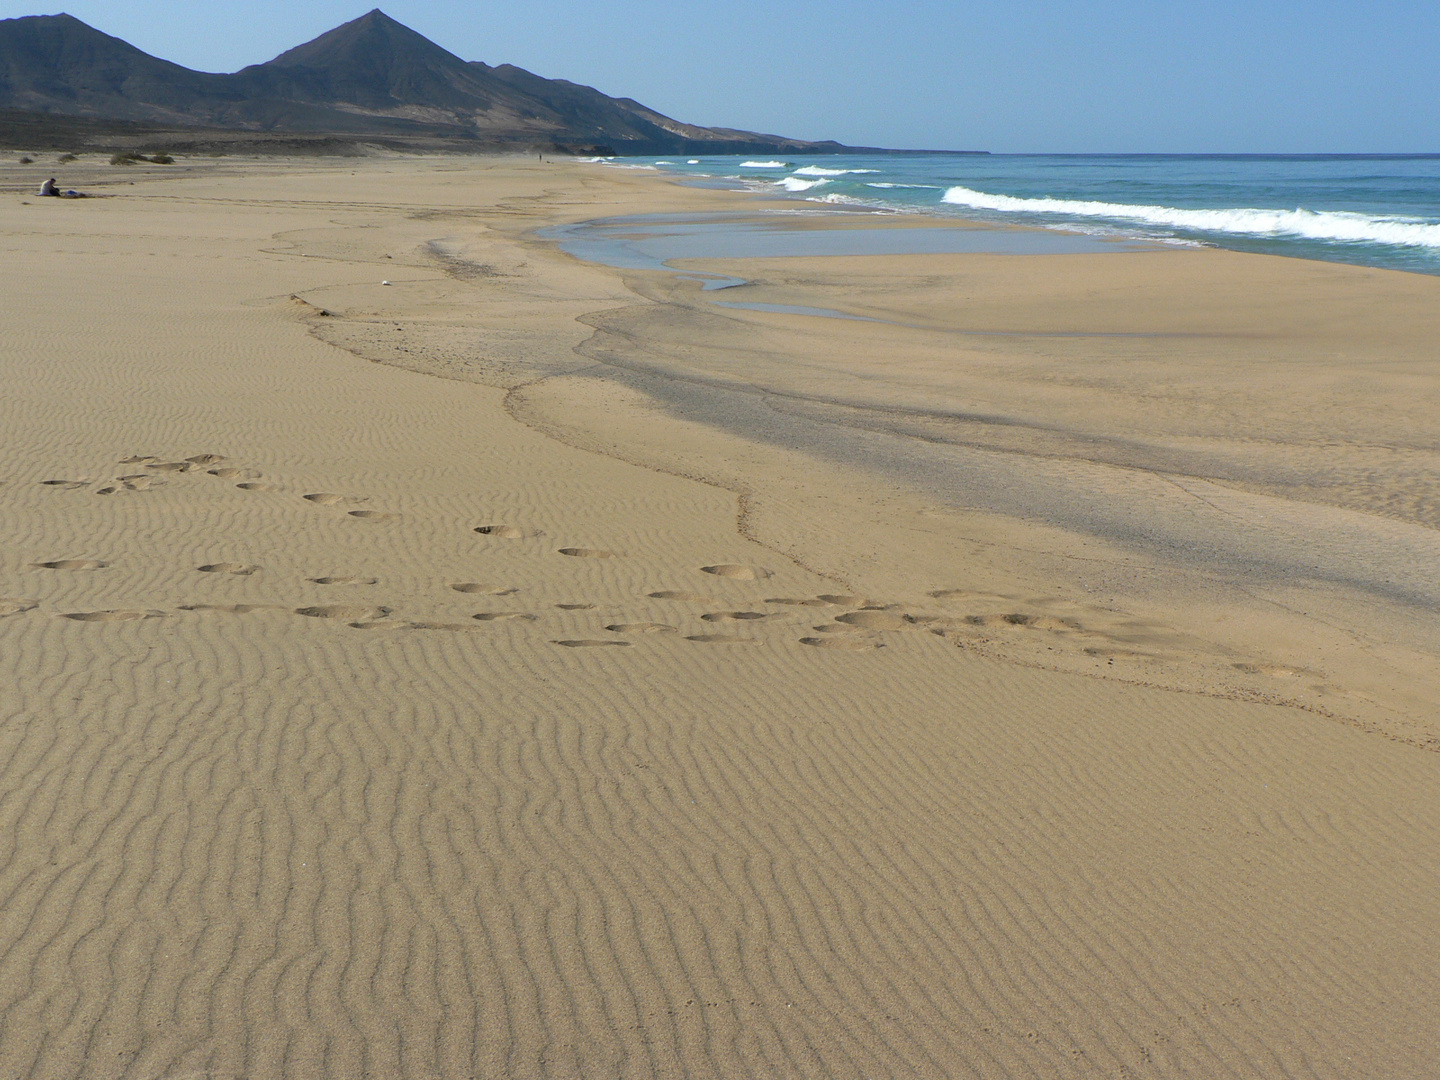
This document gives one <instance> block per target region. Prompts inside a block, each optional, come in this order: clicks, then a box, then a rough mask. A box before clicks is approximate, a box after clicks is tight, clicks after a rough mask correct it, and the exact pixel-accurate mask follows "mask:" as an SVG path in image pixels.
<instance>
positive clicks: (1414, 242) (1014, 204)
mask: <svg viewBox="0 0 1440 1080" xmlns="http://www.w3.org/2000/svg"><path fill="white" fill-rule="evenodd" d="M941 201H942V202H946V203H949V204H951V205H952V206H968V207H970V208H972V209H975V210H994V211H998V212H1000V213H1024V214H1064V215H1067V216H1069V217H1093V218H1110V219H1112V220H1117V221H1138V222H1143V223H1145V224H1147V225H1163V226H1169V227H1171V228H1176V229H1195V230H1197V231H1200V232H1218V233H1229V234H1232V235H1239V236H1292V237H1300V238H1302V239H1306V240H1335V241H1348V242H1351V243H1368V244H1394V245H1396V246H1399V247H1433V248H1440V224H1434V223H1431V222H1425V221H1418V220H1416V219H1414V218H1402V217H1376V216H1371V215H1369V214H1354V213H1346V212H1343V211H1329V210H1320V211H1315V210H1259V209H1251V208H1243V207H1242V208H1236V209H1228V210H1186V209H1181V208H1178V207H1173V206H1146V205H1131V204H1128V203H1107V202H1089V201H1085V200H1079V199H1022V198H1018V197H1016V196H1013V195H991V194H988V193H987V192H984V191H973V190H971V189H970V188H966V187H952V188H950V189H949V190H947V191H946V192H945V194H944V195H943V196H942V197H941Z"/></svg>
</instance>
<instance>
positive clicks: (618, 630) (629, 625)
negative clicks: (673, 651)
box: [605, 622, 675, 634]
mask: <svg viewBox="0 0 1440 1080" xmlns="http://www.w3.org/2000/svg"><path fill="white" fill-rule="evenodd" d="M605 629H606V630H609V631H610V632H611V633H614V634H673V633H675V627H673V626H669V625H667V624H665V623H659V622H625V623H611V624H610V625H609V626H607V627H605Z"/></svg>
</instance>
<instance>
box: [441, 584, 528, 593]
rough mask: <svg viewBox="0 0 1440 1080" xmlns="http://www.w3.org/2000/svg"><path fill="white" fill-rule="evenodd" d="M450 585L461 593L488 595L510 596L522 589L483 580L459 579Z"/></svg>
mask: <svg viewBox="0 0 1440 1080" xmlns="http://www.w3.org/2000/svg"><path fill="white" fill-rule="evenodd" d="M450 587H451V588H452V589H454V590H455V591H456V592H459V593H483V594H484V595H486V596H509V595H510V594H511V593H517V592H519V591H520V590H519V589H515V588H511V587H510V586H508V585H490V584H487V583H486V582H483V581H459V582H456V583H455V584H454V585H451V586H450Z"/></svg>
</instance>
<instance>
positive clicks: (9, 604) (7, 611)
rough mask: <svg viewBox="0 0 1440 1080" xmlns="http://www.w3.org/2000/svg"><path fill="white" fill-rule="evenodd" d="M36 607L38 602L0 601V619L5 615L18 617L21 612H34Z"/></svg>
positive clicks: (6, 599) (4, 599)
mask: <svg viewBox="0 0 1440 1080" xmlns="http://www.w3.org/2000/svg"><path fill="white" fill-rule="evenodd" d="M38 606H39V601H38V600H15V599H10V598H3V599H0V619H3V618H5V616H7V615H19V614H20V613H21V612H22V611H34V610H35V608H37V607H38Z"/></svg>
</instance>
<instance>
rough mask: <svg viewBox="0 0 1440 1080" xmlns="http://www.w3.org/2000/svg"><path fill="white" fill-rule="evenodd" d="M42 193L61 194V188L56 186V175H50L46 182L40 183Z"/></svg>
mask: <svg viewBox="0 0 1440 1080" xmlns="http://www.w3.org/2000/svg"><path fill="white" fill-rule="evenodd" d="M40 194H41V195H59V194H60V189H59V188H57V187H56V186H55V177H53V176H52V177H50V179H49V180H46V181H45V183H43V184H41V185H40Z"/></svg>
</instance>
